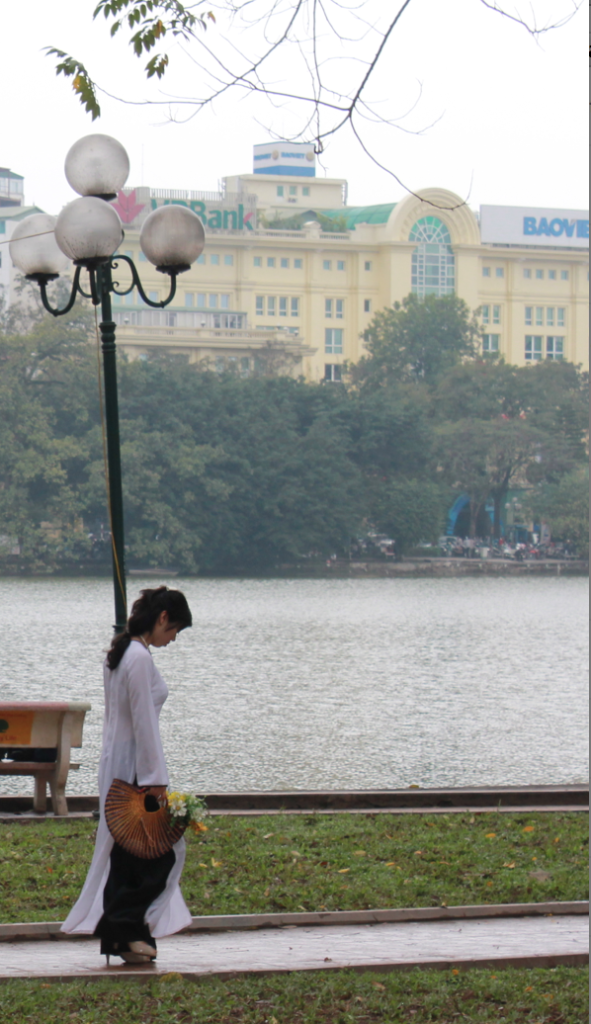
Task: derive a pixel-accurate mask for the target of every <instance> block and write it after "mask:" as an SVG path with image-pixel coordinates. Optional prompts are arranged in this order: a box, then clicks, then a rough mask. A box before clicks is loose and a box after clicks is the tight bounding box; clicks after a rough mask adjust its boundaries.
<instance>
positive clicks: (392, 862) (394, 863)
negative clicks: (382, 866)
mask: <svg viewBox="0 0 591 1024" xmlns="http://www.w3.org/2000/svg"><path fill="white" fill-rule="evenodd" d="M386 867H387V868H395V867H396V861H395V860H389V861H388V863H387V864H386Z"/></svg>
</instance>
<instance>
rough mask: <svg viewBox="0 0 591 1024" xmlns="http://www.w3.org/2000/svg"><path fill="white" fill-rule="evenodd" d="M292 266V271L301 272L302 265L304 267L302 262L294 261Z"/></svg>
mask: <svg viewBox="0 0 591 1024" xmlns="http://www.w3.org/2000/svg"><path fill="white" fill-rule="evenodd" d="M293 265H294V269H295V270H301V269H302V267H303V265H304V261H303V260H294V261H293Z"/></svg>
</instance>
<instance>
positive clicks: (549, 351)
mask: <svg viewBox="0 0 591 1024" xmlns="http://www.w3.org/2000/svg"><path fill="white" fill-rule="evenodd" d="M563 358H564V338H556V337H548V338H546V359H563Z"/></svg>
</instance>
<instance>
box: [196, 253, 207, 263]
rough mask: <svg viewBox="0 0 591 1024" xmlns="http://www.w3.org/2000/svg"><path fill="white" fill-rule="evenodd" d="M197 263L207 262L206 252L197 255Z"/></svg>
mask: <svg viewBox="0 0 591 1024" xmlns="http://www.w3.org/2000/svg"><path fill="white" fill-rule="evenodd" d="M195 263H201V264H203V263H205V253H204V252H202V253H201V256H198V257H197V259H196V260H195Z"/></svg>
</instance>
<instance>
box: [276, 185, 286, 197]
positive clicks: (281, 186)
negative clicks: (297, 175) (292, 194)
mask: <svg viewBox="0 0 591 1024" xmlns="http://www.w3.org/2000/svg"><path fill="white" fill-rule="evenodd" d="M284 194H285V193H284V191H283V185H278V186H277V195H278V196H282V195H284Z"/></svg>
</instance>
